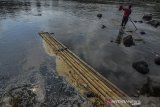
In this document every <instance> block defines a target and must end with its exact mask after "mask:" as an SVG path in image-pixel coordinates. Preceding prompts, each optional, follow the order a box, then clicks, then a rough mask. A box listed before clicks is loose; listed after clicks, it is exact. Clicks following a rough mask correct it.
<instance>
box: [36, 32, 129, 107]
mask: <svg viewBox="0 0 160 107" xmlns="http://www.w3.org/2000/svg"><path fill="white" fill-rule="evenodd" d="M39 35H40V36H41V37H42V39H43V40H44V41H45V42H46V43H47V44H48V45H49V46H50V47H51V48H52V49H53V51H54V52H56V55H58V56H59V57H60V58H61V59H63V61H64V62H65V63H66V64H67V65H68V66H69V67H70V68H71V69H72V70H71V71H69V73H71V72H73V74H74V75H75V76H72V78H73V79H74V80H75V81H77V84H76V85H75V84H74V85H73V84H72V85H73V86H74V87H78V88H81V89H82V90H84V91H80V94H82V95H85V93H86V92H91V93H93V94H94V96H92V97H87V99H88V100H89V101H90V102H92V104H95V105H98V107H104V106H106V105H107V103H108V102H107V101H111V100H130V99H131V98H130V97H129V96H128V95H126V94H125V93H124V92H123V91H121V90H120V89H119V88H117V87H116V86H115V85H114V84H112V83H111V82H110V81H108V80H107V79H106V78H104V77H103V76H102V75H101V74H99V73H98V72H97V71H95V70H94V69H93V68H92V67H91V66H89V65H88V64H87V63H85V62H84V61H82V60H81V59H80V58H79V57H78V56H76V55H75V54H74V53H72V52H71V51H70V50H69V49H68V48H67V47H66V46H64V45H63V44H62V43H60V42H59V41H57V40H56V39H55V38H54V37H53V36H52V34H50V33H48V32H40V33H39ZM69 73H68V74H69ZM76 75H77V76H76ZM84 84H85V85H84ZM82 87H83V88H82ZM78 88H77V89H78ZM93 94H92V95H93ZM108 99H109V100H108ZM110 105H111V106H112V107H131V105H130V104H128V103H116V104H115V103H110Z"/></svg>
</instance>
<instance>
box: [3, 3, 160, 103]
mask: <svg viewBox="0 0 160 107" xmlns="http://www.w3.org/2000/svg"><path fill="white" fill-rule="evenodd" d="M0 4H1V5H0V8H1V10H0V32H1V33H0V50H1V52H0V89H1V90H0V91H1V92H4V91H5V90H8V89H10V88H12V87H15V86H19V85H23V84H38V86H39V87H40V90H41V91H39V92H40V93H41V96H40V97H41V98H40V99H39V101H40V102H44V100H46V99H50V98H49V97H46V95H47V92H48V94H49V95H51V96H50V97H52V94H53V93H54V92H58V91H57V88H58V86H57V85H55V84H56V83H62V84H66V83H63V82H64V81H63V80H62V79H57V78H56V77H57V76H56V75H57V74H56V71H55V58H54V57H51V56H49V55H48V54H47V53H46V52H45V51H44V48H43V45H42V40H41V38H40V37H39V36H38V32H40V31H48V32H54V33H55V36H56V38H57V39H58V40H59V41H61V42H62V43H63V44H65V45H66V46H67V47H68V48H69V49H70V50H72V51H73V52H74V53H76V54H77V55H78V56H79V57H80V58H81V59H83V60H84V61H86V62H87V63H88V64H89V65H91V66H92V67H93V68H95V69H96V70H97V71H98V72H99V73H101V74H102V75H103V76H105V77H106V78H107V79H109V80H110V81H111V82H113V83H114V84H115V85H117V86H118V87H119V88H120V89H122V90H123V91H124V92H126V93H127V94H129V95H134V94H135V92H136V90H137V89H140V88H141V87H142V86H143V84H144V83H146V78H147V76H160V72H159V69H160V68H159V66H157V65H155V64H154V58H155V57H156V56H155V53H158V54H160V48H159V46H160V42H159V41H160V36H159V35H160V27H159V28H154V27H152V26H149V25H147V24H144V23H143V24H140V23H136V26H137V27H138V30H137V31H136V32H137V33H138V34H139V32H140V31H145V32H146V35H140V37H141V38H142V39H143V40H144V41H145V43H142V42H139V43H136V45H135V46H132V47H129V48H128V47H125V46H124V45H123V44H121V45H117V44H115V43H111V42H110V41H111V40H114V39H116V37H117V35H118V32H119V25H120V22H121V18H122V13H121V12H119V11H118V9H117V8H118V5H117V4H113V3H112V4H110V3H109V4H97V3H79V2H73V1H61V0H60V1H58V0H57V1H51V0H45V1H40V0H35V1H34V0H33V1H31V0H28V1H25V2H18V3H17V2H13V1H12V2H10V4H9V3H7V4H6V0H5V1H2V0H1V1H0ZM158 10H159V9H157V7H155V6H152V5H148V6H145V5H139V6H138V5H136V6H134V7H133V14H132V16H131V18H132V20H141V17H142V16H143V15H144V13H152V14H153V15H154V18H156V19H157V20H160V13H159V11H158ZM98 13H102V14H103V17H102V19H98V18H97V17H96V15H97V14H98ZM102 24H104V25H106V28H105V29H101V26H102ZM126 29H128V30H134V26H133V25H132V23H131V22H129V23H128V25H127V27H126ZM138 60H145V61H147V62H148V64H149V68H150V72H149V73H148V74H147V75H142V74H140V73H138V72H136V71H135V70H134V69H133V68H132V62H134V61H138ZM50 73H51V74H50ZM51 81H54V82H53V83H52V82H51ZM48 86H51V87H52V88H51V90H49V91H46V87H48ZM72 94H73V95H72V96H70V97H74V96H75V95H76V93H75V92H72ZM64 95H65V94H64V93H63V94H62V96H64ZM45 97H46V99H45ZM67 97H69V96H67ZM46 101H47V102H46V103H47V104H48V105H49V104H50V103H51V102H54V99H52V100H46Z"/></svg>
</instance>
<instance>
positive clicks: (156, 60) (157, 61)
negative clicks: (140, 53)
mask: <svg viewBox="0 0 160 107" xmlns="http://www.w3.org/2000/svg"><path fill="white" fill-rule="evenodd" d="M154 62H155V64H157V65H160V57H157V58H155V60H154Z"/></svg>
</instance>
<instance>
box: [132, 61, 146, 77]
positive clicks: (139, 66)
mask: <svg viewBox="0 0 160 107" xmlns="http://www.w3.org/2000/svg"><path fill="white" fill-rule="evenodd" d="M132 67H133V68H134V69H135V70H137V71H138V72H140V73H142V74H147V73H148V72H149V68H148V64H147V62H145V61H138V62H134V63H133V64H132Z"/></svg>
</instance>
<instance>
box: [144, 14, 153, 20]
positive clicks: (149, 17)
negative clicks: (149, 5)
mask: <svg viewBox="0 0 160 107" xmlns="http://www.w3.org/2000/svg"><path fill="white" fill-rule="evenodd" d="M142 19H143V20H145V21H150V20H152V14H147V15H144V16H143V17H142Z"/></svg>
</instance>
